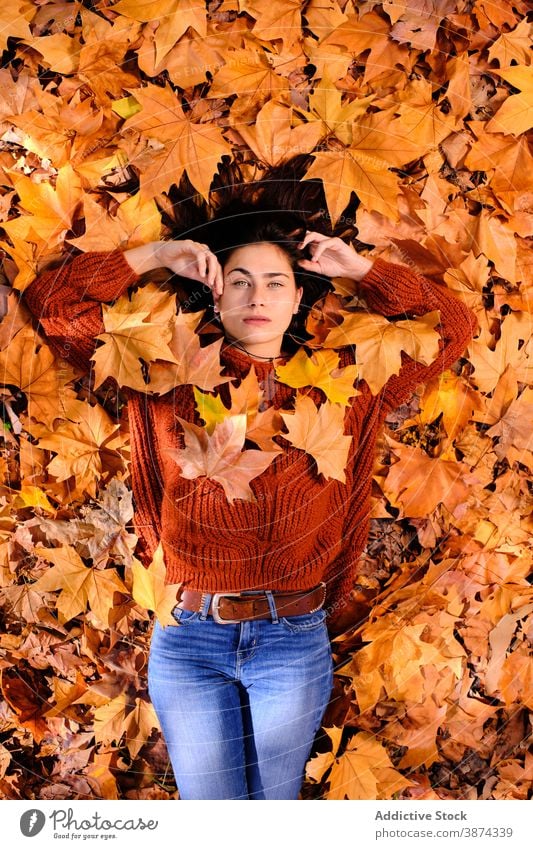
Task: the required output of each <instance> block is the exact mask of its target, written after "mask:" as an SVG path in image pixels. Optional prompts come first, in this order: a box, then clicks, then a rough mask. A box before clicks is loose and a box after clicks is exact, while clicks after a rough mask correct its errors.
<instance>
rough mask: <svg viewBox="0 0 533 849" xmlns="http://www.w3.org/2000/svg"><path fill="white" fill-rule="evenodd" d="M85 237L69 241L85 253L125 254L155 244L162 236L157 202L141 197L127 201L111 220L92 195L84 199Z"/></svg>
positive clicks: (135, 196)
mask: <svg viewBox="0 0 533 849" xmlns="http://www.w3.org/2000/svg"><path fill="white" fill-rule="evenodd" d="M83 209H84V215H85V233H84V235H83V236H79V237H78V238H77V239H68V242H69V243H70V244H71V245H75V246H76V247H77V248H79V249H80V250H82V251H113V250H116V249H117V248H122V250H126V249H128V248H135V247H137V246H138V245H144V244H146V243H147V242H155V241H157V240H158V239H159V238H160V236H161V213H160V212H159V210H158V209H157V206H156V204H155V201H154V200H148V201H143V200H142V199H141V196H140V194H136V195H133V196H132V197H130V198H128V199H127V200H125V201H124V202H123V203H121V204H120V206H119V207H118V209H117V212H116V215H115V216H114V217H111V216H110V215H109V214H108V213H107V212H106V210H105V209H104V208H103V207H101V206H100V205H99V204H98V203H96V202H95V201H94V200H93V199H92V198H91V196H90V195H88V194H87V195H85V197H84V199H83Z"/></svg>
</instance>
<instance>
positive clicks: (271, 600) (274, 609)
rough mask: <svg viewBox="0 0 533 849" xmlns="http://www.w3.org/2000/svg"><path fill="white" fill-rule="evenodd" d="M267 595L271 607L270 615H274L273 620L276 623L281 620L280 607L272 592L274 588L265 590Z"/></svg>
mask: <svg viewBox="0 0 533 849" xmlns="http://www.w3.org/2000/svg"><path fill="white" fill-rule="evenodd" d="M265 595H266V597H267V601H268V606H269V608H270V615H271V617H272V622H274V623H275V624H276V625H277V624H278V622H279V616H278V609H277V607H276V602H275V601H274V596H273V594H272V590H265Z"/></svg>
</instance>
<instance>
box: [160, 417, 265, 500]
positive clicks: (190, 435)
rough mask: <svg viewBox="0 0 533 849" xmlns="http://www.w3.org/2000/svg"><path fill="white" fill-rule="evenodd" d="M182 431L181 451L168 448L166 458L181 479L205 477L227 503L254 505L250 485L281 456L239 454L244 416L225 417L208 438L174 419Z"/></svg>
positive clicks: (242, 440)
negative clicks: (218, 489) (219, 487)
mask: <svg viewBox="0 0 533 849" xmlns="http://www.w3.org/2000/svg"><path fill="white" fill-rule="evenodd" d="M176 418H177V419H178V421H179V422H180V424H181V426H182V427H183V430H184V436H185V448H179V449H178V448H173V449H171V448H169V449H167V450H168V454H169V455H170V456H171V457H172V459H173V460H175V461H176V463H177V464H178V465H179V467H180V472H181V476H182V477H184V478H187V480H194V479H195V478H198V477H203V476H206V477H208V478H210V479H211V480H214V481H217V483H219V484H220V485H221V486H222V488H223V490H224V492H225V494H226V498H227V499H228V501H234V500H235V499H236V498H240V499H243V500H244V501H255V496H254V494H253V492H252V490H251V488H250V481H251V480H253V478H255V477H257V476H258V475H260V474H262V473H263V472H264V471H265V469H266V468H267V467H268V466H269V465H270V464H271V463H272V461H273V460H274V459H275V458H276V457H277V456H278V454H280V453H281V450H277V451H256V450H254V449H251V450H246V451H243V450H242V449H243V446H244V441H245V439H246V415H245V414H244V413H242V414H240V415H237V416H227V417H226V418H225V419H224V421H223V422H222V423H220V424H216V425H215V427H214V429H213V433H212V435H211V436H210V435H209V434H208V433H207V431H206V430H205V429H204V428H202V427H197V426H196V425H194V424H191V423H189V422H187V421H185V420H184V419H182V418H180V417H179V416H176Z"/></svg>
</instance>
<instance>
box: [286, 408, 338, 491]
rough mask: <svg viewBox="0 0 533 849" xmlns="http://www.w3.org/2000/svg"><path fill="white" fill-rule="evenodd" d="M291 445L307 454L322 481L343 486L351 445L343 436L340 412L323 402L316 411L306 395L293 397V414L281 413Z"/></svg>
mask: <svg viewBox="0 0 533 849" xmlns="http://www.w3.org/2000/svg"><path fill="white" fill-rule="evenodd" d="M281 417H282V419H283V421H284V422H285V425H286V427H287V429H288V433H287V434H283V436H284V438H285V439H287V441H288V442H290V443H291V445H294V447H295V448H300V449H301V450H302V451H306V452H307V453H308V454H310V455H311V456H312V457H313V459H314V460H315V462H316V465H317V469H318V472H319V473H320V474H322V475H324V477H325V478H326V480H330V479H332V478H333V479H334V480H339V481H341V482H342V483H346V472H345V468H346V463H347V461H348V454H349V451H350V446H351V443H352V437H351V436H345V434H344V409H343V407H340V406H339V405H338V404H332V403H331V402H330V401H325V402H324V403H323V404H321V405H320V407H319V408H318V409H317V406H316V404H315V403H314V401H313V400H312V398H309V397H308V396H307V395H300V394H298V395H297V396H296V403H295V409H294V413H281Z"/></svg>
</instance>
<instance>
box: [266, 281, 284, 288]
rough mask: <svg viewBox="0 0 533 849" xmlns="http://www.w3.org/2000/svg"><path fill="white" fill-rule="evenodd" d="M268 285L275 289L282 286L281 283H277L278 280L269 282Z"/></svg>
mask: <svg viewBox="0 0 533 849" xmlns="http://www.w3.org/2000/svg"><path fill="white" fill-rule="evenodd" d="M269 285H270V286H276V287H277V286H283V283H281V281H279V280H271V281H270V284H269Z"/></svg>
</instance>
